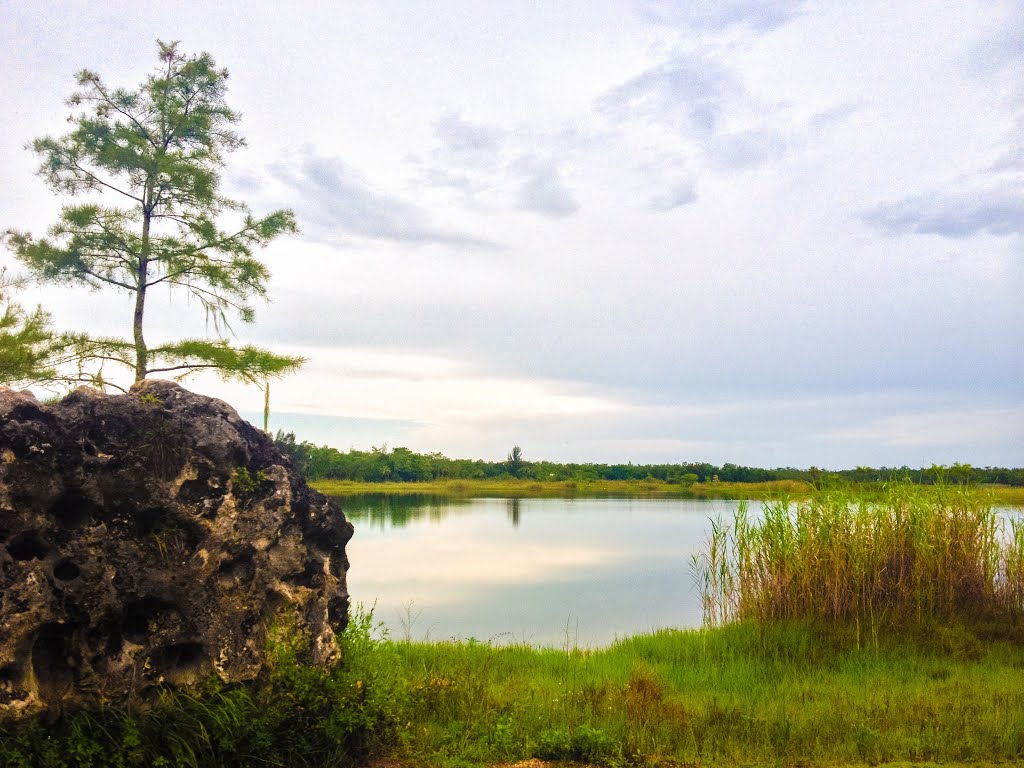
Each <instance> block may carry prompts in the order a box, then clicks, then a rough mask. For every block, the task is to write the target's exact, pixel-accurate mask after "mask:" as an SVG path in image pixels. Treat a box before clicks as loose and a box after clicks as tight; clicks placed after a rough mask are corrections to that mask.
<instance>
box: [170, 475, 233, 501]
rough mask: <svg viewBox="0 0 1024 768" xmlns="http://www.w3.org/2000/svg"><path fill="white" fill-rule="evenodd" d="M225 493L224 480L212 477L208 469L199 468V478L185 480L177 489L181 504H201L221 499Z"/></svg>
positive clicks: (225, 485) (225, 484)
mask: <svg viewBox="0 0 1024 768" xmlns="http://www.w3.org/2000/svg"><path fill="white" fill-rule="evenodd" d="M225 493H227V483H226V482H225V481H224V478H220V477H214V476H213V474H212V473H211V472H210V469H209V468H208V467H200V468H199V476H198V477H196V478H195V479H194V480H186V481H185V482H184V483H182V484H181V487H180V488H179V489H178V501H180V502H181V503H183V504H189V505H197V504H202V503H203V502H204V501H206V500H207V499H214V500H215V499H221V498H223V497H224V494H225Z"/></svg>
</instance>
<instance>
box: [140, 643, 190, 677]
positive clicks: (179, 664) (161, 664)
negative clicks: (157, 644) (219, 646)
mask: <svg viewBox="0 0 1024 768" xmlns="http://www.w3.org/2000/svg"><path fill="white" fill-rule="evenodd" d="M150 658H151V659H152V661H153V666H154V667H155V668H156V669H157V670H159V671H162V672H164V673H168V672H186V671H188V670H191V669H195V668H196V667H198V666H199V665H200V664H202V663H203V644H202V643H193V642H186V643H175V644H174V645H168V646H166V647H164V648H160V649H158V650H156V651H154V653H153V654H152V655H151V656H150Z"/></svg>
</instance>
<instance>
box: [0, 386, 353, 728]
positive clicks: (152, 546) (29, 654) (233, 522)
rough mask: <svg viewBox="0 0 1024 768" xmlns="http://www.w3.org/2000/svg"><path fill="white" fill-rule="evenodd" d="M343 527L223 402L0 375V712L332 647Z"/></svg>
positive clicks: (135, 692)
mask: <svg viewBox="0 0 1024 768" xmlns="http://www.w3.org/2000/svg"><path fill="white" fill-rule="evenodd" d="M351 535H352V526H351V524H350V523H348V522H347V521H346V520H345V517H344V515H343V514H342V513H341V511H340V510H339V509H338V507H337V506H336V505H335V504H334V503H333V502H331V501H329V500H328V499H326V498H325V497H324V496H322V495H320V494H319V493H316V492H315V491H312V490H310V489H309V488H308V487H307V486H306V484H305V482H304V481H303V480H302V479H301V478H300V477H298V476H297V475H296V474H295V473H294V472H293V471H292V470H291V468H290V464H289V462H288V459H287V458H286V457H284V456H282V455H281V454H280V453H279V452H278V451H277V450H276V449H275V447H274V445H273V442H272V441H271V440H270V439H269V438H268V437H267V436H266V435H265V434H264V433H262V432H260V431H259V430H257V429H255V428H254V427H252V426H251V425H249V424H248V423H247V422H245V421H244V420H242V419H241V418H240V417H239V416H238V414H237V413H236V412H235V411H234V410H233V409H232V408H231V407H230V406H228V405H227V404H225V403H223V402H221V401H219V400H214V399H211V398H207V397H202V396H200V395H196V394H193V393H191V392H188V391H187V390H185V389H183V388H181V387H180V386H178V385H176V384H173V383H171V382H166V381H145V382H143V383H142V384H140V385H139V386H137V387H136V388H134V389H133V390H132V392H131V393H130V394H127V395H114V396H110V395H105V394H103V393H101V392H98V391H96V390H93V389H89V388H81V389H78V390H76V391H75V392H73V393H71V394H70V395H68V396H67V397H65V398H64V399H63V400H62V401H61V402H59V403H57V404H54V405H41V404H40V403H39V402H38V401H37V400H36V399H35V398H34V397H33V396H32V395H31V394H28V393H25V392H15V391H13V390H9V389H3V388H0V715H3V714H7V715H11V714H22V713H28V712H37V711H39V710H41V709H49V710H50V711H51V713H53V712H59V711H60V710H61V708H62V707H63V706H65V705H66V704H67V703H69V702H80V703H94V702H100V701H115V702H116V701H125V700H131V699H132V698H134V697H139V696H144V695H146V693H147V692H149V691H152V690H153V689H154V688H155V687H156V686H158V685H160V684H163V683H170V684H189V683H192V682H195V681H197V680H201V679H204V678H205V677H207V676H208V675H210V674H211V673H216V674H218V675H219V676H220V677H221V678H222V679H224V680H226V681H229V682H234V681H239V680H246V679H251V678H253V677H255V676H256V675H257V674H258V673H259V672H260V670H261V669H262V668H263V666H264V664H265V662H266V649H267V644H268V642H267V641H268V632H269V631H270V629H271V628H272V627H277V626H281V625H282V624H291V626H293V627H294V628H297V630H298V631H301V632H303V633H305V634H307V635H308V637H309V639H310V641H311V644H310V656H311V659H310V660H311V661H312V662H314V663H328V662H330V661H332V660H333V659H334V658H336V656H337V646H336V643H335V633H336V632H338V631H340V630H341V629H342V628H343V627H344V624H345V622H346V618H347V611H348V592H347V590H346V585H345V572H346V570H347V569H348V560H347V558H346V556H345V544H346V542H347V541H348V540H349V538H350V537H351Z"/></svg>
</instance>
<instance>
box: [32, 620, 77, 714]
mask: <svg viewBox="0 0 1024 768" xmlns="http://www.w3.org/2000/svg"><path fill="white" fill-rule="evenodd" d="M74 629H75V628H74V627H73V626H72V625H70V624H44V625H43V626H42V627H40V629H39V634H38V635H36V640H35V642H34V643H33V644H32V672H33V674H34V675H35V678H36V683H37V684H38V686H39V694H40V696H41V697H42V698H43V700H44V701H47V702H49V701H54V700H57V699H59V698H60V697H61V695H62V694H63V693H64V692H65V691H66V690H67V689H68V688H69V687H71V683H72V681H73V679H74V670H73V669H72V666H71V660H70V658H69V656H70V650H71V649H70V639H71V634H72V633H73V632H74Z"/></svg>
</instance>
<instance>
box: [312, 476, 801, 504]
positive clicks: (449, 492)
mask: <svg viewBox="0 0 1024 768" xmlns="http://www.w3.org/2000/svg"><path fill="white" fill-rule="evenodd" d="M310 485H312V486H313V487H314V488H315V489H316V490H318V491H320V492H321V493H323V494H326V495H328V496H340V497H346V496H356V495H362V494H368V493H380V494H386V495H406V494H427V495H431V496H448V497H452V498H487V497H491V498H494V497H501V498H565V497H590V498H594V497H603V496H607V497H614V498H681V499H706V498H717V499H762V498H769V497H771V496H777V495H779V494H782V493H786V494H790V495H801V494H808V493H810V492H811V491H812V490H813V488H812V486H810V485H809V484H807V483H802V482H800V481H797V480H774V481H771V482H766V483H694V484H693V485H680V484H674V483H665V482H662V481H661V480H551V481H537V480H517V479H515V478H496V479H493V480H431V481H425V482H417V483H403V482H394V483H391V482H388V483H364V482H357V481H354V480H318V481H316V482H314V483H311V484H310Z"/></svg>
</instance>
